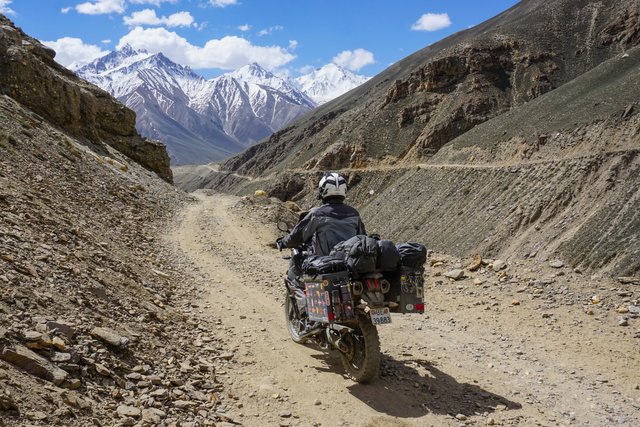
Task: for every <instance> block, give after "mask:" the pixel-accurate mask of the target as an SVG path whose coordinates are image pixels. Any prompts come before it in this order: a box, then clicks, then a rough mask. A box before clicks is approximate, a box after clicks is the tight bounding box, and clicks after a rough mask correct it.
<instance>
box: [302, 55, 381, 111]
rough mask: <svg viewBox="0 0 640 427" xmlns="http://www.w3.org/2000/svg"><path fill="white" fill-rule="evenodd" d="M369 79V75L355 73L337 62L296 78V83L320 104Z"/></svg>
mask: <svg viewBox="0 0 640 427" xmlns="http://www.w3.org/2000/svg"><path fill="white" fill-rule="evenodd" d="M367 80H369V77H365V76H360V75H357V74H354V73H352V72H351V71H348V70H345V69H344V68H342V67H340V66H338V65H336V64H327V65H325V66H324V67H322V68H319V69H317V70H314V71H313V72H311V73H309V74H306V75H304V76H300V77H298V78H296V79H295V84H296V86H297V88H298V89H300V91H302V92H304V93H305V94H306V95H307V96H309V97H310V98H311V99H313V100H314V101H315V102H316V103H317V104H318V105H320V104H324V103H325V102H328V101H331V100H332V99H334V98H337V97H339V96H340V95H342V94H344V93H346V92H348V91H350V90H351V89H353V88H355V87H357V86H360V85H361V84H362V83H364V82H366V81H367Z"/></svg>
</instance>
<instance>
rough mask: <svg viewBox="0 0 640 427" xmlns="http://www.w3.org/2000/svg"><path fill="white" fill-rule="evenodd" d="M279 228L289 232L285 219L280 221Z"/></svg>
mask: <svg viewBox="0 0 640 427" xmlns="http://www.w3.org/2000/svg"><path fill="white" fill-rule="evenodd" d="M278 230H280V231H284V232H288V231H289V226H288V225H287V223H286V222H284V221H278Z"/></svg>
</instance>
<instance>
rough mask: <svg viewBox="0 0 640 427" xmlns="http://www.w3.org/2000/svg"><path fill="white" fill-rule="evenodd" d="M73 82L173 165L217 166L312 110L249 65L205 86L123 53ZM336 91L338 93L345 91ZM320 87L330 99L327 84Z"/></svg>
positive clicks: (155, 57) (167, 63)
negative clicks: (102, 96) (92, 92)
mask: <svg viewBox="0 0 640 427" xmlns="http://www.w3.org/2000/svg"><path fill="white" fill-rule="evenodd" d="M76 74H78V75H79V76H81V77H82V78H84V79H86V80H88V81H90V82H92V83H94V84H96V85H98V86H100V87H101V88H103V89H105V90H107V91H108V92H109V93H111V94H112V95H114V96H115V97H117V98H118V99H120V100H121V101H122V102H123V103H124V104H125V105H127V106H129V107H131V108H132V109H133V110H134V111H135V112H136V113H137V115H138V120H137V127H138V130H139V131H140V132H141V133H142V134H143V135H145V136H148V137H152V138H154V139H158V140H161V141H164V142H166V143H167V147H168V151H169V154H170V157H171V160H172V164H174V165H181V164H185V163H207V162H210V161H216V160H222V159H224V158H226V157H229V156H231V155H232V154H235V153H237V152H240V151H242V150H244V149H245V148H247V147H248V146H250V145H252V144H254V143H255V142H257V141H259V140H260V139H263V138H264V137H266V136H268V135H270V134H272V133H273V132H275V131H278V130H280V129H281V128H282V127H284V126H286V125H288V124H289V123H291V122H293V121H295V120H296V119H298V118H299V117H301V116H303V115H304V114H306V113H307V112H309V111H311V110H312V109H313V108H315V107H316V102H315V101H314V100H313V99H312V98H310V97H309V96H307V95H306V94H305V93H303V92H302V91H301V90H299V89H298V87H297V85H295V84H293V83H292V82H290V81H288V80H287V79H283V78H281V77H278V76H276V75H274V74H273V73H271V72H270V71H267V70H265V69H264V68H262V67H261V66H260V65H259V64H256V63H253V64H249V65H246V66H245V67H242V68H240V69H238V70H235V71H233V72H230V73H227V74H223V75H220V76H218V77H215V78H212V79H209V80H207V79H205V78H203V77H202V76H200V75H198V74H196V73H195V72H193V70H192V69H191V68H190V67H187V66H183V65H180V64H177V63H175V62H173V61H171V60H170V59H169V58H167V57H166V56H165V55H164V54H162V53H155V54H152V53H149V52H148V51H146V50H143V49H142V50H135V49H133V48H132V47H131V46H129V45H125V46H123V47H122V48H121V49H119V50H116V51H113V52H110V53H109V54H107V55H105V56H103V57H101V58H98V59H96V60H94V61H93V62H91V63H89V64H87V65H85V66H83V67H80V68H78V69H77V70H76ZM339 83H340V85H341V86H340V88H339V89H340V91H345V90H347V89H349V83H348V82H346V81H344V80H343V81H342V82H339ZM354 84H359V81H356V80H352V81H351V86H353V85H354ZM324 85H325V87H328V88H329V89H330V90H332V91H333V93H334V94H335V93H336V92H335V91H336V89H335V88H334V87H333V86H331V83H330V82H329V81H328V80H326V79H325V82H324ZM323 96H325V97H326V96H327V95H323Z"/></svg>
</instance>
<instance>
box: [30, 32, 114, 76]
mask: <svg viewBox="0 0 640 427" xmlns="http://www.w3.org/2000/svg"><path fill="white" fill-rule="evenodd" d="M42 43H43V44H44V45H45V46H49V47H50V48H52V49H53V50H55V51H56V57H55V60H56V61H57V62H58V63H59V64H62V65H64V66H65V67H67V68H69V69H72V70H73V69H75V68H78V67H80V66H82V65H85V64H88V63H89V62H91V61H93V60H94V59H96V58H100V57H101V56H104V55H106V54H108V53H109V51H105V50H102V49H101V48H100V47H98V46H95V45H92V44H86V43H84V42H83V41H82V39H78V38H75V37H62V38H60V39H58V40H56V41H44V42H42Z"/></svg>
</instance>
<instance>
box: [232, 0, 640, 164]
mask: <svg viewBox="0 0 640 427" xmlns="http://www.w3.org/2000/svg"><path fill="white" fill-rule="evenodd" d="M638 8H639V3H638V1H637V0H624V1H621V2H612V1H609V2H599V1H592V0H578V1H573V0H554V1H551V2H549V1H541V0H525V1H522V2H520V3H518V4H517V5H516V6H514V7H513V8H511V9H510V10H508V11H506V12H504V13H502V14H501V15H498V16H496V17H495V18H493V19H491V20H489V21H486V22H484V23H482V24H480V25H478V26H476V27H474V28H471V29H469V30H466V31H463V32H460V33H458V34H454V35H453V36H450V37H448V38H446V39H444V40H442V41H440V42H438V43H435V44H433V45H431V46H429V47H427V48H425V49H423V50H421V51H418V52H416V53H414V54H413V55H411V56H409V57H407V58H406V59H404V60H402V61H399V62H398V63H396V64H394V65H392V66H391V67H389V68H388V69H387V70H385V71H384V72H382V73H380V74H379V75H377V76H375V77H374V78H372V79H371V80H369V81H368V82H367V83H365V84H363V85H362V86H360V87H358V88H357V89H356V90H354V91H352V92H350V93H349V95H348V96H344V97H341V98H340V99H338V100H335V101H334V102H331V103H328V104H326V105H323V106H322V107H321V108H318V109H316V110H314V112H313V113H312V114H310V115H308V116H306V117H305V119H304V120H302V121H300V122H299V123H297V124H296V126H295V127H291V128H288V129H286V130H283V131H281V132H278V133H276V134H274V135H273V136H271V137H270V139H269V140H268V141H264V143H262V144H258V145H256V146H255V147H252V148H251V149H249V150H247V151H246V152H245V153H244V154H242V155H240V156H237V157H234V158H233V159H230V160H229V161H227V162H226V163H225V164H224V166H223V167H224V168H226V169H229V170H233V171H236V172H239V173H242V174H246V175H251V176H257V175H259V174H261V173H264V172H267V173H269V172H272V171H278V170H281V169H283V168H285V167H292V166H293V167H299V168H304V169H326V168H334V169H335V168H340V167H363V166H366V165H376V164H398V163H406V162H415V161H422V160H424V159H427V158H429V157H431V156H432V155H433V154H435V153H436V152H437V151H438V150H439V149H440V148H441V147H442V146H443V145H445V144H446V143H447V142H448V141H450V140H452V139H453V138H455V137H457V136H459V135H462V134H464V133H465V132H466V131H468V130H470V129H472V128H473V127H474V126H476V125H478V124H480V123H483V122H485V121H487V120H489V119H491V118H493V117H496V116H499V115H501V114H502V113H505V112H507V111H509V110H510V109H511V108H514V107H517V106H519V105H522V104H523V103H526V102H528V101H530V100H532V99H534V98H536V97H538V96H540V95H541V94H543V93H546V92H549V91H551V90H553V89H555V88H557V87H560V86H562V85H563V84H565V83H567V82H569V81H571V80H573V79H574V78H576V77H578V76H579V75H581V74H582V73H584V72H585V71H587V70H589V69H591V68H593V67H595V66H597V65H598V64H600V63H601V62H602V61H603V60H606V59H607V58H611V57H612V56H614V55H616V54H618V53H620V52H623V51H625V50H626V49H629V48H631V47H633V46H635V45H637V44H638V42H639V41H640V12H639V11H638Z"/></svg>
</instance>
